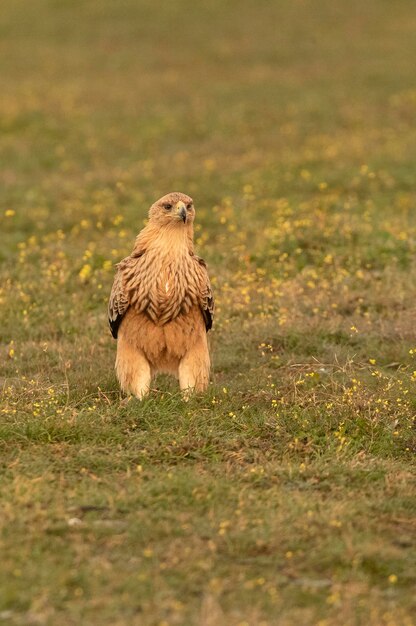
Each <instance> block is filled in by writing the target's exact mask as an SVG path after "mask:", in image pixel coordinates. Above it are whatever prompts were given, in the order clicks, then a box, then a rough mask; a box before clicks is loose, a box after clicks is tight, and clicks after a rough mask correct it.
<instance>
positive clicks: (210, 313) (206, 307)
mask: <svg viewBox="0 0 416 626" xmlns="http://www.w3.org/2000/svg"><path fill="white" fill-rule="evenodd" d="M195 259H196V260H197V262H198V264H199V268H200V272H199V273H200V288H201V291H200V306H201V311H202V315H203V316H204V321H205V328H206V330H207V332H208V331H209V330H210V329H211V328H212V322H213V319H214V308H215V303H214V296H213V293H212V287H211V283H210V280H209V276H208V270H207V264H206V263H205V261H204V259H201V257H199V256H195Z"/></svg>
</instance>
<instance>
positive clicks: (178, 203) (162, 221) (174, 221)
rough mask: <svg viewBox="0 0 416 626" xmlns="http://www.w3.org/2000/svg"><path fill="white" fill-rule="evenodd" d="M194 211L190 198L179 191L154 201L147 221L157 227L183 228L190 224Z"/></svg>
mask: <svg viewBox="0 0 416 626" xmlns="http://www.w3.org/2000/svg"><path fill="white" fill-rule="evenodd" d="M194 217H195V209H194V203H193V200H192V198H190V197H189V196H187V195H186V194H184V193H180V192H179V191H173V192H171V193H168V194H166V196H163V197H162V198H159V200H156V202H155V203H154V204H152V206H151V207H150V209H149V220H150V222H151V223H153V224H157V225H158V226H178V227H184V226H186V225H189V224H192V222H193V221H194Z"/></svg>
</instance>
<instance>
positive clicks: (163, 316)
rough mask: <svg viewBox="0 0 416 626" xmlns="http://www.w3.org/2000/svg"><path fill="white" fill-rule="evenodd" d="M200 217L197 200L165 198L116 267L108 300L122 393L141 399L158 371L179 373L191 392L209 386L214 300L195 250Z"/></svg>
mask: <svg viewBox="0 0 416 626" xmlns="http://www.w3.org/2000/svg"><path fill="white" fill-rule="evenodd" d="M194 218H195V208H194V203H193V200H192V198H190V197H189V196H187V195H186V194H184V193H180V192H172V193H169V194H167V195H165V196H163V197H162V198H160V199H159V200H157V201H156V202H155V203H154V204H152V206H151V207H150V209H149V220H148V223H147V225H146V226H145V227H144V228H143V229H142V230H141V231H140V233H139V234H138V235H137V237H136V241H135V244H134V248H133V251H132V253H131V254H130V255H129V256H128V257H126V258H125V259H123V260H122V261H120V263H118V264H117V266H116V267H117V272H116V275H115V278H114V282H113V287H112V289H111V294H110V299H109V303H108V321H109V324H110V329H111V333H112V335H113V337H114V338H115V339H117V356H116V365H115V368H116V374H117V378H118V381H119V383H120V387H121V389H122V390H123V391H125V392H127V393H131V394H133V395H135V396H136V397H137V398H139V399H142V398H143V397H144V396H145V395H146V394H147V393H148V392H149V390H150V384H151V381H152V378H153V376H154V375H156V374H157V373H159V372H163V373H167V374H173V375H174V376H175V377H176V378H177V379H178V380H179V386H180V389H181V390H182V391H183V392H184V394H185V395H189V393H190V392H192V391H197V392H200V391H205V390H206V388H207V386H208V381H209V372H210V355H209V348H208V342H207V332H208V331H209V330H210V328H211V327H212V320H213V315H214V298H213V294H212V289H211V283H210V280H209V276H208V271H207V266H206V263H205V261H204V260H203V259H201V258H200V257H199V256H196V254H195V253H194V242H193V224H194Z"/></svg>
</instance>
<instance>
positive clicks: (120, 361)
mask: <svg viewBox="0 0 416 626" xmlns="http://www.w3.org/2000/svg"><path fill="white" fill-rule="evenodd" d="M116 374H117V378H118V381H119V383H120V386H121V388H122V390H123V391H125V392H127V393H132V394H133V395H135V396H136V397H137V398H139V400H141V399H142V398H143V397H144V396H145V395H146V394H147V393H148V392H149V389H150V381H151V379H152V371H151V368H150V364H149V362H148V360H147V359H146V357H145V356H144V354H143V353H142V352H141V351H140V350H138V349H137V348H135V347H134V346H132V345H131V344H130V343H128V342H127V341H126V339H124V337H123V335H122V334H119V338H118V340H117V358H116Z"/></svg>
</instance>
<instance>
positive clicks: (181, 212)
mask: <svg viewBox="0 0 416 626" xmlns="http://www.w3.org/2000/svg"><path fill="white" fill-rule="evenodd" d="M175 211H176V215H177V216H178V217H179V219H181V220H182V221H183V223H184V224H185V222H186V206H185V205H184V203H183V202H182V200H179V202H177V203H176V204H175Z"/></svg>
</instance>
